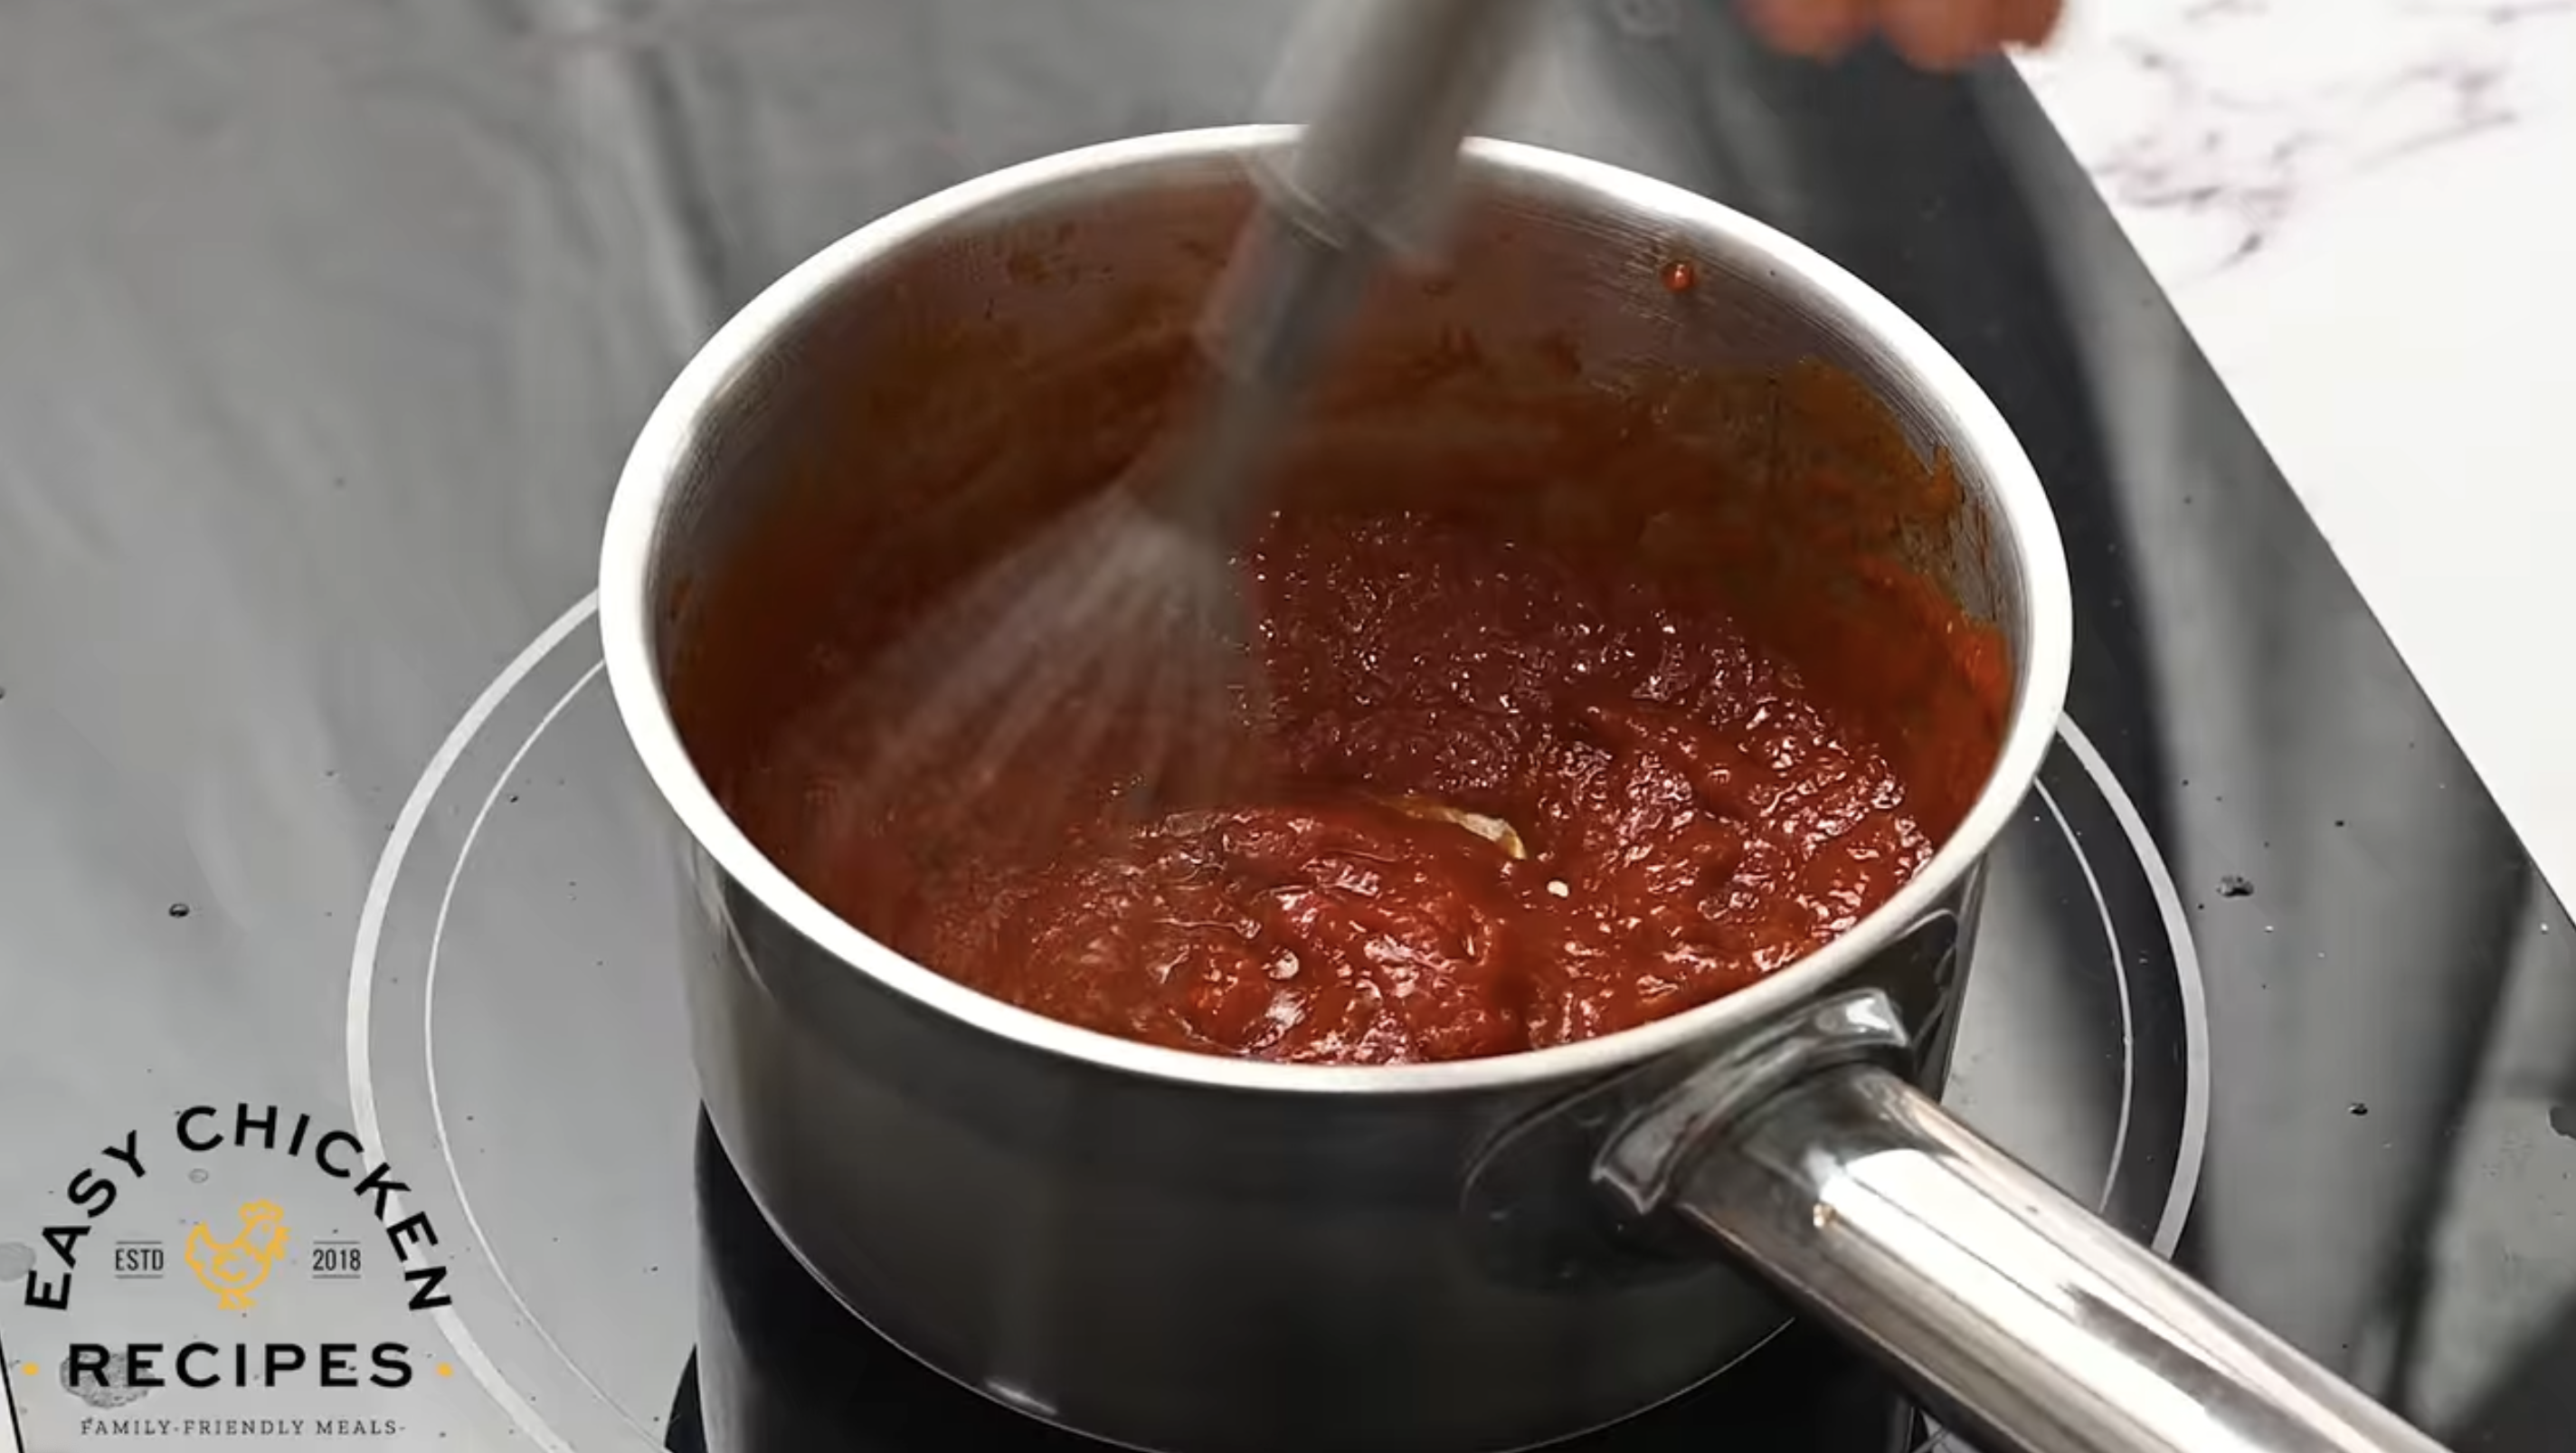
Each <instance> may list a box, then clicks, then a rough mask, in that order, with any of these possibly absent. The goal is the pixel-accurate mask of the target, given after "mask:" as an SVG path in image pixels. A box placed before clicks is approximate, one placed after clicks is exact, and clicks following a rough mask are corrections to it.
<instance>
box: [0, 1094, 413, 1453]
mask: <svg viewBox="0 0 2576 1453" xmlns="http://www.w3.org/2000/svg"><path fill="white" fill-rule="evenodd" d="M410 1189H411V1188H410V1187H409V1186H408V1185H406V1184H404V1182H403V1181H402V1180H401V1179H400V1178H399V1177H398V1176H397V1175H396V1174H395V1173H394V1170H393V1167H392V1166H390V1165H388V1164H386V1163H385V1161H384V1160H383V1158H382V1157H381V1156H376V1155H372V1154H370V1153H369V1151H368V1150H367V1147H366V1146H365V1145H364V1144H362V1143H361V1142H360V1141H359V1139H358V1137H357V1136H356V1135H354V1134H352V1133H351V1132H349V1131H347V1130H343V1129H339V1128H337V1127H335V1126H332V1125H330V1124H328V1123H326V1122H323V1121H318V1120H316V1119H315V1118H314V1117H313V1116H311V1115H309V1114H296V1115H293V1116H292V1117H289V1116H288V1115H287V1114H285V1113H283V1112H281V1111H280V1110H279V1108H278V1107H276V1106H274V1105H249V1104H241V1105H233V1106H229V1107H224V1108H220V1109H219V1108H217V1107H216V1106H213V1105H189V1106H185V1107H183V1108H181V1109H179V1110H177V1111H175V1112H173V1113H172V1114H171V1115H170V1117H169V1118H168V1120H167V1121H166V1122H163V1123H162V1124H161V1125H158V1126H153V1127H148V1128H146V1127H138V1128H136V1129H132V1130H127V1131H125V1132H124V1133H122V1134H121V1135H118V1136H116V1137H114V1138H113V1139H111V1140H109V1141H108V1142H107V1143H106V1144H104V1145H102V1146H101V1147H100V1148H99V1150H98V1151H97V1152H96V1153H95V1155H93V1156H92V1157H91V1158H90V1159H89V1160H88V1161H87V1162H86V1163H84V1164H82V1165H80V1166H79V1167H77V1168H75V1169H74V1170H73V1171H72V1173H71V1174H70V1175H69V1176H68V1177H66V1178H65V1180H64V1181H63V1188H62V1192H61V1196H62V1200H63V1202H64V1203H65V1206H66V1209H65V1211H64V1213H62V1214H61V1215H60V1216H59V1218H58V1219H57V1221H56V1223H55V1224H53V1225H48V1226H45V1227H42V1228H40V1230H39V1233H38V1236H37V1240H36V1245H35V1246H34V1247H33V1248H30V1250H31V1251H32V1252H33V1256H34V1264H33V1265H29V1266H27V1269H26V1273H25V1276H24V1278H23V1280H22V1282H21V1285H20V1287H19V1289H18V1290H19V1296H18V1301H19V1303H20V1305H21V1306H22V1307H24V1308H25V1309H26V1311H27V1313H29V1314H36V1315H38V1316H39V1317H41V1314H52V1315H53V1316H55V1317H57V1318H59V1319H60V1322H61V1323H62V1324H71V1325H66V1326H64V1331H65V1332H67V1333H69V1334H70V1335H68V1336H64V1337H63V1340H61V1341H60V1342H57V1343H55V1344H54V1346H55V1347H56V1348H57V1349H59V1350H58V1352H56V1353H55V1354H54V1355H52V1356H44V1355H42V1354H43V1343H44V1341H45V1339H44V1338H43V1337H42V1336H41V1335H38V1336H36V1337H33V1338H31V1337H30V1336H29V1335H28V1334H29V1333H30V1332H35V1331H37V1327H36V1326H31V1325H28V1324H27V1322H26V1320H25V1319H13V1325H12V1326H11V1327H10V1329H9V1331H10V1333H11V1336H10V1339H9V1341H10V1349H9V1355H10V1356H11V1357H12V1358H13V1359H16V1361H14V1362H13V1363H12V1364H11V1365H9V1367H8V1368H7V1370H6V1372H5V1373H0V1376H5V1377H6V1378H7V1383H6V1386H7V1390H8V1392H9V1393H10V1394H12V1396H11V1413H12V1416H13V1418H14V1416H15V1415H16V1413H17V1411H18V1409H20V1408H28V1409H35V1410H36V1411H35V1412H31V1414H30V1416H35V1417H39V1420H40V1421H41V1413H42V1409H41V1408H40V1407H39V1405H38V1404H37V1403H36V1402H35V1401H33V1400H32V1397H31V1395H32V1394H33V1392H34V1391H35V1390H36V1389H37V1388H38V1387H40V1386H41V1383H40V1382H39V1380H38V1377H39V1374H40V1373H41V1372H42V1371H43V1370H44V1368H43V1366H42V1365H41V1364H43V1363H51V1364H52V1366H53V1370H54V1372H55V1374H56V1376H55V1378H54V1379H52V1380H55V1381H58V1382H59V1383H60V1385H61V1387H62V1388H63V1390H64V1391H65V1392H68V1393H69V1394H71V1395H72V1397H74V1398H76V1399H78V1400H79V1401H80V1403H82V1404H85V1405H86V1406H85V1408H82V1409H76V1410H75V1411H79V1412H83V1413H121V1411H122V1410H123V1409H124V1408H125V1407H126V1406H127V1405H128V1404H130V1403H133V1402H134V1401H136V1400H138V1399H140V1398H143V1397H145V1396H148V1395H152V1394H155V1393H161V1392H163V1391H164V1390H166V1393H167V1396H166V1397H165V1398H164V1400H163V1401H162V1402H161V1403H159V1404H156V1405H155V1407H154V1408H153V1411H154V1412H155V1413H164V1412H166V1413H169V1414H172V1415H173V1416H167V1417H161V1416H156V1417H154V1418H149V1419H144V1418H134V1417H130V1416H122V1415H120V1416H116V1417H91V1416H81V1417H80V1418H79V1419H78V1431H79V1432H80V1433H82V1434H87V1435H98V1436H108V1437H133V1436H138V1435H150V1434H156V1433H157V1434H160V1435H164V1436H168V1437H171V1438H173V1439H178V1440H182V1441H185V1440H192V1439H202V1438H207V1437H224V1436H240V1437H252V1438H259V1439H278V1438H287V1437H297V1436H301V1435H309V1434H320V1435H323V1436H326V1437H343V1438H345V1437H390V1436H394V1435H396V1434H398V1433H399V1432H400V1431H401V1426H400V1423H399V1420H396V1419H388V1418H383V1417H375V1416H365V1417H361V1416H354V1415H353V1416H341V1415H338V1413H336V1412H335V1411H334V1410H332V1409H330V1408H329V1407H328V1406H327V1405H324V1406H321V1407H316V1408H312V1409H311V1411H314V1412H317V1413H320V1414H322V1416H313V1417H296V1418H251V1419H244V1418H239V1417H233V1416H224V1417H213V1416H208V1417H205V1418H197V1417H191V1416H182V1414H185V1413H186V1412H187V1409H185V1408H183V1407H179V1406H174V1404H175V1403H177V1402H178V1401H179V1400H180V1399H181V1398H184V1397H185V1396H186V1395H187V1394H189V1393H207V1394H213V1393H218V1392H222V1393H241V1392H254V1393H260V1394H267V1393H272V1392H279V1391H289V1392H296V1393H300V1394H315V1395H321V1396H323V1397H325V1398H329V1397H344V1398H345V1397H348V1396H350V1395H352V1394H357V1393H372V1394H373V1395H374V1396H373V1397H372V1398H363V1397H362V1398H360V1399H359V1400H358V1401H359V1402H360V1403H361V1404H364V1406H363V1407H358V1406H349V1405H346V1404H344V1405H343V1408H344V1410H345V1411H346V1412H348V1413H351V1414H355V1413H358V1412H367V1413H374V1412H378V1411H381V1410H382V1409H383V1407H384V1406H385V1405H384V1403H383V1402H382V1401H381V1398H382V1395H383V1394H384V1393H387V1392H391V1391H395V1390H399V1389H404V1388H409V1387H412V1386H413V1385H414V1384H415V1383H416V1382H417V1381H419V1380H420V1379H421V1378H422V1377H423V1376H435V1377H446V1376H450V1375H452V1374H453V1372H454V1369H453V1368H451V1367H450V1366H449V1365H448V1364H446V1363H445V1362H441V1361H438V1360H436V1359H435V1357H430V1356H424V1355H422V1354H419V1353H416V1352H415V1350H414V1348H413V1347H412V1345H411V1343H410V1341H409V1340H408V1337H407V1336H406V1335H404V1334H406V1333H409V1332H410V1331H411V1330H412V1329H413V1328H414V1327H415V1326H417V1325H418V1323H417V1320H416V1319H417V1317H418V1316H419V1315H421V1314H426V1313H429V1312H433V1311H435V1310H437V1309H439V1308H443V1307H447V1306H450V1305H451V1304H452V1301H451V1298H450V1297H449V1295H448V1292H447V1290H446V1281H447V1274H448V1268H447V1265H446V1262H445V1258H444V1255H443V1254H442V1253H441V1251H440V1247H439V1232H438V1228H437V1226H435V1225H434V1224H432V1222H431V1220H430V1218H429V1216H428V1215H427V1214H426V1213H425V1212H410V1213H406V1212H405V1211H404V1210H403V1207H402V1197H403V1196H405V1195H406V1194H407V1193H408V1192H409V1191H410ZM244 1191H255V1192H257V1193H258V1194H256V1195H252V1196H250V1197H248V1198H247V1199H243V1198H242V1193H243V1192H244ZM173 1213H176V1214H175V1215H174V1214H173ZM290 1221H292V1222H293V1223H298V1224H304V1225H307V1226H316V1225H319V1226H325V1227H327V1228H328V1229H327V1230H326V1231H324V1232H323V1233H322V1234H320V1235H319V1236H315V1237H301V1236H298V1235H297V1233H296V1232H295V1230H294V1229H293V1226H292V1225H291V1224H290ZM174 1224H175V1225H177V1226H180V1227H184V1228H185V1235H184V1236H182V1237H180V1238H179V1244H178V1245H177V1246H175V1247H173V1246H167V1245H165V1244H164V1243H163V1241H162V1239H160V1235H159V1234H158V1233H159V1232H160V1231H161V1228H168V1227H171V1226H173V1225H174ZM102 1233H107V1234H102ZM369 1233H372V1234H371V1235H370V1234H369ZM370 1239H373V1240H376V1241H377V1242H378V1245H379V1246H381V1247H382V1248H383V1250H381V1251H378V1252H377V1253H376V1254H375V1255H373V1256H369V1255H368V1254H367V1252H368V1250H369V1248H368V1247H367V1245H366V1241H367V1240H370ZM387 1253H390V1254H389V1255H388V1254H387ZM12 1270H15V1268H14V1267H13V1268H12ZM351 1283H357V1284H360V1285H357V1286H350V1285H347V1284H351ZM369 1283H372V1285H368V1284H369ZM103 1293H104V1294H108V1295H111V1296H112V1301H111V1302H109V1303H107V1304H105V1305H101V1304H99V1302H98V1301H97V1298H98V1297H99V1296H100V1295H102V1294H103ZM76 1308H77V1310H76ZM102 1325H105V1326H108V1327H110V1328H112V1329H113V1331H114V1332H115V1333H117V1335H114V1336H101V1335H99V1332H100V1330H101V1327H102ZM129 1328H130V1330H129ZM388 1332H390V1333H392V1334H393V1335H380V1334H384V1333H388ZM296 1333H300V1334H303V1335H292V1334H296ZM57 1335H61V1334H57ZM239 1406H240V1405H239V1404H238V1403H226V1404H223V1405H221V1409H220V1410H221V1411H224V1412H226V1413H228V1414H229V1413H231V1412H232V1411H234V1410H236V1409H238V1407H239ZM13 1436H14V1435H13ZM0 1453H7V1450H6V1449H5V1448H0Z"/></svg>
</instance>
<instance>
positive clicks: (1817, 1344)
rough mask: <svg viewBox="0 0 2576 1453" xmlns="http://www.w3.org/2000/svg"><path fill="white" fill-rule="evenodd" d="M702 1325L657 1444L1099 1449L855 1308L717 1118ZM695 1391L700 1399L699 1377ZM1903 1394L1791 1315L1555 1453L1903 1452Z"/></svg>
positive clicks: (700, 1143)
mask: <svg viewBox="0 0 2576 1453" xmlns="http://www.w3.org/2000/svg"><path fill="white" fill-rule="evenodd" d="M697 1182H698V1214H699V1217H700V1219H701V1224H702V1226H703V1228H704V1236H705V1245H704V1248H703V1256H704V1258H705V1265H704V1269H703V1272H702V1274H703V1275H704V1277H705V1278H706V1283H707V1285H706V1290H705V1292H704V1294H703V1296H702V1298H701V1309H700V1322H701V1332H702V1336H703V1337H704V1339H705V1340H704V1342H703V1343H702V1345H701V1347H700V1350H699V1353H698V1355H697V1356H696V1357H693V1358H692V1359H690V1362H689V1365H688V1368H687V1370H686V1372H685V1373H683V1375H682V1377H681V1383H680V1389H679V1393H678V1396H677V1397H676V1398H675V1399H674V1401H673V1404H672V1410H671V1417H670V1423H669V1428H668V1432H667V1434H666V1446H667V1447H669V1448H670V1449H672V1450H674V1453H705V1450H706V1449H708V1447H709V1442H708V1440H707V1429H706V1428H705V1426H704V1421H703V1420H704V1418H705V1417H706V1416H708V1414H709V1412H710V1410H712V1412H713V1415H714V1416H716V1417H719V1418H721V1419H724V1420H725V1423H724V1426H723V1430H722V1436H721V1438H720V1439H718V1440H717V1442H716V1444H715V1446H717V1447H721V1448H723V1449H725V1450H726V1453H771V1450H781V1453H784V1450H799V1453H804V1450H815V1453H820V1450H833V1453H840V1450H848V1453H934V1450H935V1453H954V1450H962V1449H967V1448H978V1449H981V1448H993V1449H996V1450H1013V1453H1102V1450H1103V1449H1104V1448H1105V1447H1106V1446H1107V1445H1104V1444H1100V1443H1095V1442H1093V1441H1091V1440H1090V1439H1087V1438H1081V1437H1076V1436H1074V1435H1072V1434H1068V1433H1064V1432H1061V1431H1058V1430H1055V1429H1052V1428H1049V1427H1046V1426H1045V1425H1043V1424H1040V1423H1038V1422H1036V1421H1034V1420H1032V1419H1030V1418H1028V1417H1026V1416H1024V1415H1023V1414H1020V1413H1018V1412H1015V1411H1013V1410H1011V1409H1009V1408H1006V1407H1004V1406H1002V1405H1001V1404H999V1403H996V1402H992V1401H990V1400H989V1399H987V1398H985V1397H983V1396H982V1395H980V1394H978V1393H976V1392H973V1391H971V1390H969V1389H966V1388H963V1387H960V1386H959V1385H957V1384H955V1383H953V1382H950V1381H948V1380H947V1379H946V1378H944V1377H942V1376H940V1375H939V1374H938V1373H935V1372H932V1371H931V1370H929V1369H928V1368H926V1367H924V1366H922V1365H921V1364H920V1363H918V1362H915V1361H914V1360H913V1359H912V1357H911V1356H910V1355H909V1354H907V1353H904V1352H902V1351H901V1350H899V1349H897V1348H896V1347H895V1346H894V1345H893V1344H891V1343H889V1342H887V1341H885V1340H884V1339H883V1338H880V1337H878V1336H877V1335H876V1334H875V1333H873V1332H871V1331H869V1330H868V1329H867V1328H866V1327H865V1326H864V1325H862V1324H860V1323H859V1322H858V1321H856V1320H855V1319H853V1318H852V1317H851V1316H850V1315H849V1313H848V1312H846V1311H844V1310H843V1309H842V1307H841V1305H840V1304H839V1303H838V1302H836V1301H834V1300H833V1299H832V1298H831V1297H830V1296H829V1295H828V1294H827V1293H825V1292H824V1291H823V1290H822V1288H821V1287H819V1286H818V1285H816V1284H815V1282H814V1280H813V1278H811V1277H809V1276H808V1275H806V1273H805V1269H804V1268H803V1267H802V1266H800V1265H798V1264H797V1262H796V1260H795V1258H794V1257H793V1256H791V1255H790V1254H789V1253H788V1251H787V1249H786V1248H785V1247H784V1246H783V1245H782V1244H780V1242H779V1240H778V1238H777V1237H776V1236H775V1235H773V1234H771V1232H770V1230H769V1227H768V1224H767V1223H766V1222H764V1221H763V1220H762V1219H761V1216H760V1212H759V1209H758V1208H757V1207H755V1206H754V1205H753V1204H752V1202H751V1197H750V1195H749V1194H748V1193H747V1192H746V1191H745V1190H744V1189H743V1186H742V1181H741V1179H740V1178H739V1177H738V1176H736V1175H735V1173H734V1170H733V1166H732V1163H731V1162H730V1161H728V1160H727V1159H726V1158H725V1153H724V1148H723V1146H721V1145H720V1144H718V1143H717V1141H716V1137H715V1131H714V1129H713V1127H711V1126H710V1125H708V1124H707V1123H706V1121H705V1120H704V1119H703V1117H702V1118H701V1119H700V1121H699V1125H698V1140H697ZM702 1378H703V1379H704V1384H703V1385H704V1388H705V1389H706V1393H707V1396H706V1397H705V1399H704V1400H703V1401H702V1400H701V1386H702V1384H701V1379H702ZM1914 1431H1915V1429H1914V1420H1913V1418H1912V1416H1911V1415H1910V1412H1909V1411H1908V1410H1907V1408H1906V1407H1905V1405H1904V1404H1903V1403H1902V1402H1901V1401H1900V1400H1899V1399H1898V1398H1897V1397H1896V1396H1895V1395H1894V1393H1893V1392H1891V1391H1890V1390H1889V1388H1888V1386H1887V1385H1886V1384H1885V1383H1884V1382H1882V1381H1880V1380H1879V1379H1878V1378H1877V1377H1876V1376H1874V1375H1873V1374H1871V1373H1870V1372H1869V1371H1867V1370H1866V1369H1864V1368H1863V1367H1861V1366H1860V1365H1859V1364H1858V1363H1856V1362H1855V1361H1853V1360H1852V1359H1851V1358H1850V1357H1848V1356H1846V1355H1844V1354H1843V1353H1842V1352H1841V1351H1840V1349H1838V1348H1836V1347H1834V1346H1832V1345H1831V1344H1830V1343H1828V1342H1827V1341H1825V1340H1824V1338H1823V1337H1822V1335H1821V1334H1817V1333H1812V1332H1808V1331H1805V1330H1804V1329H1802V1328H1793V1329H1791V1330H1790V1331H1788V1332H1786V1333H1783V1334H1782V1335H1781V1336H1780V1337H1778V1338H1775V1339H1774V1340H1773V1341H1772V1342H1771V1343H1770V1344H1768V1345H1766V1346H1765V1347H1763V1348H1762V1349H1761V1350H1759V1351H1757V1352H1755V1353H1753V1354H1752V1355H1751V1356H1749V1357H1747V1358H1746V1359H1745V1360H1744V1361H1743V1362H1742V1363H1740V1364H1738V1365H1737V1366H1736V1367H1735V1368H1733V1369H1732V1370H1730V1371H1729V1372H1727V1373H1726V1374H1724V1375H1722V1376H1720V1377H1718V1378H1716V1379H1715V1380H1713V1381H1711V1382H1710V1383H1708V1384H1707V1385H1706V1386H1704V1387H1702V1388H1701V1389H1699V1390H1698V1391H1696V1392H1692V1393H1690V1394H1687V1395H1685V1396H1683V1397H1680V1398H1677V1399H1675V1400H1674V1401H1672V1402H1670V1403H1667V1404H1665V1405H1664V1406H1663V1407H1661V1408H1657V1409H1655V1410H1653V1411H1651V1412H1648V1413H1644V1414H1642V1415H1640V1416H1638V1417H1635V1418H1632V1419H1630V1420H1629V1421H1627V1422H1626V1423H1623V1424H1621V1425H1619V1426H1618V1427H1615V1428H1612V1429H1609V1430H1607V1431H1605V1432H1602V1433H1598V1434H1594V1435H1592V1436H1589V1437H1585V1438H1578V1439H1575V1440H1573V1441H1572V1442H1568V1443H1563V1444H1559V1445H1556V1446H1557V1447H1558V1448H1560V1449H1562V1450H1564V1453H1708V1450H1709V1449H1711V1448H1713V1447H1743V1448H1782V1449H1788V1448H1795V1449H1808V1450H1815V1453H1846V1450H1848V1453H1903V1450H1904V1449H1906V1448H1908V1447H1910V1446H1911V1445H1912V1441H1913V1435H1914Z"/></svg>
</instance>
